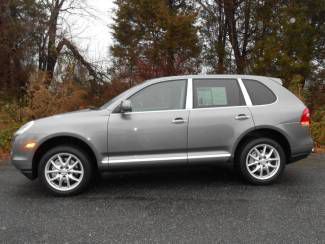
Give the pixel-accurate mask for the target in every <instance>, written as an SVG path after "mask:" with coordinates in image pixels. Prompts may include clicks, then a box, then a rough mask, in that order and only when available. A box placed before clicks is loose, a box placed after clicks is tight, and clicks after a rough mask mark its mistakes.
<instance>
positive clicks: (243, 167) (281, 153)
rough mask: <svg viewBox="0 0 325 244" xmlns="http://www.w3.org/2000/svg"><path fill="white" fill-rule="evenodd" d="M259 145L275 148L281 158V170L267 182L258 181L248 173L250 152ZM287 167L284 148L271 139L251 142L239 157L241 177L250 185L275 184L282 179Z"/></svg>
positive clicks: (245, 146)
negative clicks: (247, 164) (248, 155)
mask: <svg viewBox="0 0 325 244" xmlns="http://www.w3.org/2000/svg"><path fill="white" fill-rule="evenodd" d="M259 144H268V145H271V146H273V147H274V148H275V149H276V150H277V151H278V153H279V156H280V168H279V170H278V172H277V173H276V174H275V175H274V176H272V177H271V178H269V179H267V180H260V179H256V178H255V177H253V176H252V175H251V174H250V173H249V172H248V170H247V167H246V157H247V154H248V152H249V151H250V150H251V149H252V148H253V147H254V146H256V145H259ZM285 165H286V156H285V153H284V151H283V148H282V146H281V145H280V144H279V143H278V142H276V141H274V140H272V139H270V138H258V139H253V140H250V141H249V142H248V143H247V144H246V145H244V146H243V147H242V148H241V151H240V155H239V170H240V173H241V175H242V176H243V177H244V178H245V179H246V180H248V181H249V182H250V183H253V184H257V185H265V184H270V183H273V182H274V181H275V180H276V179H278V178H279V177H280V175H281V174H282V172H283V170H284V168H285Z"/></svg>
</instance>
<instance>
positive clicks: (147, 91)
mask: <svg viewBox="0 0 325 244" xmlns="http://www.w3.org/2000/svg"><path fill="white" fill-rule="evenodd" d="M186 94H187V80H186V79H184V80H173V81H163V82H159V83H154V84H151V85H148V86H146V87H145V88H143V89H142V90H140V91H138V92H136V93H135V94H133V95H131V96H130V97H129V98H127V99H128V100H130V102H131V105H132V112H128V113H120V112H117V113H112V114H111V115H110V118H109V123H108V152H109V159H108V163H109V167H111V168H121V167H124V166H125V167H132V166H141V165H150V166H155V165H160V164H186V163H187V126H188V116H189V111H188V110H185V103H186Z"/></svg>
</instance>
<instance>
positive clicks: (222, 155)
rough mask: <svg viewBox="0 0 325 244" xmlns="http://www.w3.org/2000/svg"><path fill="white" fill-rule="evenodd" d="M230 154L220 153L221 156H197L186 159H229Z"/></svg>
mask: <svg viewBox="0 0 325 244" xmlns="http://www.w3.org/2000/svg"><path fill="white" fill-rule="evenodd" d="M230 156H231V154H230V153H222V154H210V155H202V156H200V155H198V156H188V159H204V158H228V157H230Z"/></svg>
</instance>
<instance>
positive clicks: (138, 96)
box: [11, 75, 313, 195]
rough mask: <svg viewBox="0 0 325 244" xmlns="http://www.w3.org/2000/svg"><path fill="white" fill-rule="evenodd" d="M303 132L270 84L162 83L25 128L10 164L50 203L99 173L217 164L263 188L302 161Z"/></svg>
mask: <svg viewBox="0 0 325 244" xmlns="http://www.w3.org/2000/svg"><path fill="white" fill-rule="evenodd" d="M309 123H310V122H309V111H308V109H307V108H306V106H305V105H304V104H303V103H302V102H301V101H300V100H299V99H298V98H297V97H296V96H294V95H293V94H292V93H291V92H289V91H288V90H287V89H285V88H284V87H283V86H282V82H281V80H280V79H277V78H270V77H261V76H246V75H204V76H203V75H198V76H175V77H165V78H159V79H153V80H149V81H147V82H144V83H142V84H141V85H138V86H136V87H133V88H131V89H129V90H128V91H126V92H124V93H122V94H120V95H119V96H117V97H115V98H114V99H112V100H111V101H109V102H108V103H106V104H105V105H104V106H102V107H101V108H98V109H96V110H94V109H93V110H83V111H78V112H72V113H66V114H61V115H55V116H52V117H48V118H43V119H39V120H36V121H32V122H29V123H27V124H26V125H24V126H23V127H22V128H20V129H19V130H18V131H17V132H16V134H15V136H14V139H13V149H12V154H11V160H12V163H13V164H14V165H15V166H16V167H17V168H18V169H19V170H21V172H22V173H23V174H24V175H26V176H27V177H28V178H30V179H35V178H37V177H38V178H39V179H40V182H41V183H42V184H43V185H44V186H45V187H46V188H47V189H48V190H50V191H51V192H52V193H55V194H57V195H71V194H75V193H79V192H81V191H82V190H84V189H85V187H86V186H87V185H88V184H89V182H90V180H91V179H92V178H94V177H93V176H95V175H96V173H97V172H101V171H112V170H125V169H130V168H140V167H157V166H174V165H178V166H179V165H183V166H184V167H186V166H189V165H195V164H197V165H202V164H217V163H218V162H229V163H232V164H234V166H235V168H236V169H238V171H239V172H240V174H241V175H242V176H243V177H244V178H245V179H246V180H248V181H249V182H251V183H254V184H268V183H271V182H274V181H275V180H276V179H277V178H278V177H279V176H280V174H281V173H282V171H283V169H284V167H285V165H286V164H289V163H291V162H294V161H297V160H299V159H302V158H304V157H306V156H308V155H309V154H310V153H311V151H312V148H313V141H312V139H311V137H310V134H309Z"/></svg>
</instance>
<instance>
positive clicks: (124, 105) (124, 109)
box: [121, 100, 132, 113]
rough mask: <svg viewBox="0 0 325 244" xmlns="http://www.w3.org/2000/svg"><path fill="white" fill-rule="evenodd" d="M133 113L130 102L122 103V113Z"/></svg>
mask: <svg viewBox="0 0 325 244" xmlns="http://www.w3.org/2000/svg"><path fill="white" fill-rule="evenodd" d="M127 112H132V104H131V101H130V100H124V101H122V102H121V113H127Z"/></svg>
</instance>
